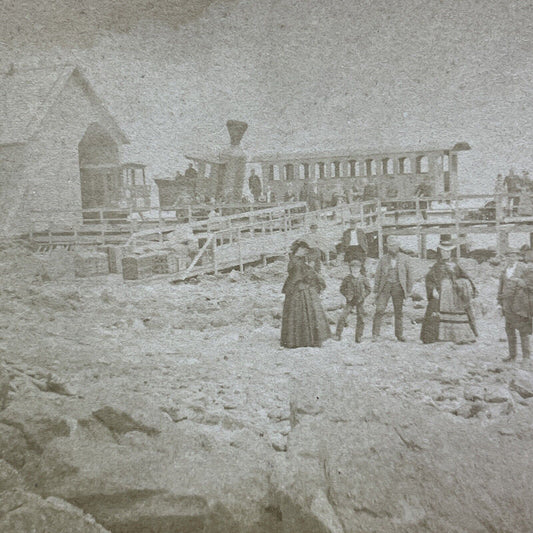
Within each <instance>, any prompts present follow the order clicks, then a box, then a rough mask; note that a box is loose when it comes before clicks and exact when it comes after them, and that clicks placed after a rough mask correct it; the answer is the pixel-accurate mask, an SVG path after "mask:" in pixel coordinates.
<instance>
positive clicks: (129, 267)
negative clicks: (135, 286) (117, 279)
mask: <svg viewBox="0 0 533 533" xmlns="http://www.w3.org/2000/svg"><path fill="white" fill-rule="evenodd" d="M156 255H157V254H143V255H131V256H127V257H123V258H122V277H123V278H124V279H144V278H149V277H151V276H152V275H153V273H154V260H155V257H156Z"/></svg>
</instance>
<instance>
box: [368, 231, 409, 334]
mask: <svg viewBox="0 0 533 533" xmlns="http://www.w3.org/2000/svg"><path fill="white" fill-rule="evenodd" d="M412 282H413V275H412V272H411V264H410V261H409V257H408V256H407V255H405V254H403V253H402V252H400V243H399V241H398V239H396V238H395V237H389V238H388V239H387V253H386V254H385V255H384V256H383V257H382V258H381V259H380V260H379V262H378V266H377V269H376V277H375V280H374V293H375V295H376V311H375V314H374V321H373V324H372V340H373V341H376V340H377V339H378V338H379V334H380V331H381V322H382V320H383V315H384V314H385V309H386V308H387V304H388V303H389V299H391V298H392V305H393V307H394V334H395V335H396V338H397V339H398V340H399V341H400V342H405V337H404V336H403V302H404V300H405V298H407V297H408V296H409V295H410V294H411V289H412Z"/></svg>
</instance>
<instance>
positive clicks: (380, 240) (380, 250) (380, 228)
mask: <svg viewBox="0 0 533 533" xmlns="http://www.w3.org/2000/svg"><path fill="white" fill-rule="evenodd" d="M376 209H377V210H378V213H377V215H378V216H377V219H376V222H377V224H378V257H381V256H382V255H383V225H382V220H381V198H379V197H378V199H377V203H376Z"/></svg>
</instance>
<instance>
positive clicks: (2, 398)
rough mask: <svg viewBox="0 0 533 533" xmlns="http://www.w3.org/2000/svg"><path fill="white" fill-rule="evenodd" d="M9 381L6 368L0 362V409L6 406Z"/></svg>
mask: <svg viewBox="0 0 533 533" xmlns="http://www.w3.org/2000/svg"><path fill="white" fill-rule="evenodd" d="M9 382H10V379H9V374H8V372H7V369H6V368H5V367H4V365H2V364H1V363H0V411H2V409H5V408H6V407H7V400H8V394H9Z"/></svg>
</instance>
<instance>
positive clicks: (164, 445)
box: [22, 404, 275, 533]
mask: <svg viewBox="0 0 533 533" xmlns="http://www.w3.org/2000/svg"><path fill="white" fill-rule="evenodd" d="M132 409H133V407H132ZM144 409H145V416H143V417H139V416H138V413H137V414H136V413H134V412H132V411H130V412H131V414H130V412H127V411H121V410H119V409H116V408H110V407H106V408H102V409H99V410H98V411H95V412H94V413H93V415H89V416H85V417H82V418H79V419H78V420H77V423H76V424H74V425H73V430H72V432H71V433H70V434H69V435H65V436H63V437H58V438H55V439H53V440H50V441H48V443H47V444H46V446H44V447H43V449H42V453H40V455H38V456H35V457H33V458H31V459H30V460H28V461H27V462H26V464H25V466H24V468H23V471H22V473H23V475H24V477H25V480H26V482H27V483H28V486H31V487H32V490H35V491H36V492H38V493H39V494H40V495H43V496H48V495H53V496H56V497H58V498H62V499H64V500H66V501H69V502H70V503H72V504H74V505H76V506H77V507H79V508H81V509H83V510H84V511H85V512H88V513H89V514H91V515H92V516H94V517H95V519H96V520H97V522H98V523H100V524H102V525H103V526H104V527H106V528H108V529H109V530H111V531H113V533H126V532H127V533H130V532H132V531H139V532H141V531H159V532H161V533H167V532H168V533H170V532H174V531H184V532H189V531H190V532H193V531H205V532H206V533H222V532H224V531H235V532H237V533H241V532H242V533H244V532H246V533H248V532H249V533H251V532H252V531H262V529H261V528H262V527H263V525H262V524H263V523H264V522H265V521H266V522H267V523H269V522H271V521H272V520H274V519H275V513H274V514H272V512H270V511H266V510H265V502H267V503H268V501H269V491H270V485H269V481H268V468H267V466H266V465H267V464H268V460H269V457H270V456H271V455H272V456H273V455H274V454H275V452H274V450H273V449H272V448H271V447H270V446H267V445H266V443H265V446H258V445H257V442H256V440H253V441H249V440H247V439H244V440H243V441H242V442H240V444H239V446H238V447H236V446H235V445H232V444H231V443H232V440H231V439H230V438H229V436H228V435H227V434H229V433H230V431H231V430H227V429H225V426H224V425H223V424H222V423H221V425H216V426H211V425H205V424H199V423H198V422H196V421H190V420H182V421H181V422H180V423H179V424H176V423H174V422H172V420H171V418H170V417H169V416H168V415H167V414H166V413H163V412H161V411H160V410H159V409H158V410H157V411H153V410H149V408H148V406H147V405H146V404H145V405H144ZM145 418H146V419H150V420H151V421H152V423H153V426H152V425H150V426H147V425H146V424H145V423H144V422H143V421H141V420H144V419H145ZM266 506H267V507H268V505H266ZM65 531H69V530H68V529H65ZM267 531H271V530H268V529H267Z"/></svg>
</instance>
